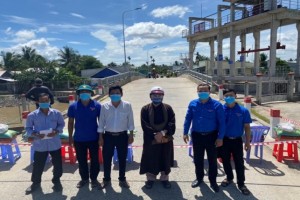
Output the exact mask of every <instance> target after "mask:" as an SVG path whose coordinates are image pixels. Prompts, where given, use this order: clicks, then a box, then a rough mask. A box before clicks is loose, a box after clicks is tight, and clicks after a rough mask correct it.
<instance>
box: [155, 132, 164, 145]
mask: <svg viewBox="0 0 300 200" xmlns="http://www.w3.org/2000/svg"><path fill="white" fill-rule="evenodd" d="M162 137H163V135H162V134H161V132H157V133H156V135H155V136H154V138H155V140H156V142H157V143H161V140H162Z"/></svg>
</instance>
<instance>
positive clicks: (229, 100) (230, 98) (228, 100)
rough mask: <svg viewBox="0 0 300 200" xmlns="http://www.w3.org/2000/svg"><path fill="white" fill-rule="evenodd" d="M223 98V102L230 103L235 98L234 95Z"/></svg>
mask: <svg viewBox="0 0 300 200" xmlns="http://www.w3.org/2000/svg"><path fill="white" fill-rule="evenodd" d="M224 100H225V102H226V103H227V104H232V103H234V102H235V98H234V97H225V98H224Z"/></svg>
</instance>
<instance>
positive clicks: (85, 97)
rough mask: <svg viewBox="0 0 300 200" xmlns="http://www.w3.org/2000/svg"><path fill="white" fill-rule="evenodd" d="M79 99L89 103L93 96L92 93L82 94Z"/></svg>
mask: <svg viewBox="0 0 300 200" xmlns="http://www.w3.org/2000/svg"><path fill="white" fill-rule="evenodd" d="M79 97H80V99H81V100H82V101H87V100H89V99H90V98H91V94H90V93H81V94H80V95H79Z"/></svg>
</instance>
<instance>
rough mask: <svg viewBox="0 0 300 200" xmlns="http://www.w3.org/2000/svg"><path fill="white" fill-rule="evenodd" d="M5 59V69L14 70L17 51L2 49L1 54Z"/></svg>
mask: <svg viewBox="0 0 300 200" xmlns="http://www.w3.org/2000/svg"><path fill="white" fill-rule="evenodd" d="M0 56H1V57H2V59H3V69H5V70H8V71H13V70H15V69H16V67H17V66H16V59H17V57H16V55H15V53H14V52H13V53H11V52H4V51H1V55H0Z"/></svg>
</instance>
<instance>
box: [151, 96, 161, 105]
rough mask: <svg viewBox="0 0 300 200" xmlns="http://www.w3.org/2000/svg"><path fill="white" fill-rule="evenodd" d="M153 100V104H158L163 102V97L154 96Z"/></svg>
mask: <svg viewBox="0 0 300 200" xmlns="http://www.w3.org/2000/svg"><path fill="white" fill-rule="evenodd" d="M151 100H152V103H153V104H155V105H158V104H161V103H162V100H163V98H160V97H153V98H152V99H151Z"/></svg>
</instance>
